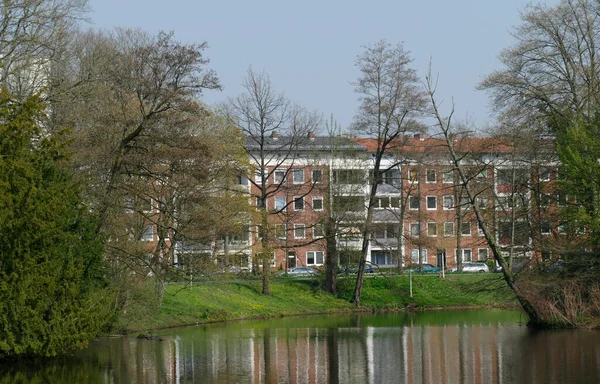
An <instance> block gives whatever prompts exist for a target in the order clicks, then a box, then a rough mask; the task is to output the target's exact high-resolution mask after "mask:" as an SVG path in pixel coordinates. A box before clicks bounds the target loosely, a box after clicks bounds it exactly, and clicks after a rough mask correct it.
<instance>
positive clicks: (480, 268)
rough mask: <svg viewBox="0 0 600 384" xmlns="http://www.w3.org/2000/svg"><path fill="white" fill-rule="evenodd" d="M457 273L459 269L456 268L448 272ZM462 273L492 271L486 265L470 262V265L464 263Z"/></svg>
mask: <svg viewBox="0 0 600 384" xmlns="http://www.w3.org/2000/svg"><path fill="white" fill-rule="evenodd" d="M457 271H458V268H457V267H454V268H452V269H449V270H448V272H457ZM462 271H463V272H489V271H490V269H489V268H488V266H487V264H486V263H474V262H468V263H463V267H462Z"/></svg>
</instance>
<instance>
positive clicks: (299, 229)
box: [294, 224, 306, 239]
mask: <svg viewBox="0 0 600 384" xmlns="http://www.w3.org/2000/svg"><path fill="white" fill-rule="evenodd" d="M305 236H306V226H305V225H304V224H294V239H304V237H305Z"/></svg>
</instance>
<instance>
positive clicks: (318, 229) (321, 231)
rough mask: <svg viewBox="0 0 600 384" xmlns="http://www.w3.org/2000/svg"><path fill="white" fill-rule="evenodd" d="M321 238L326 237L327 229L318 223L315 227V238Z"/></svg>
mask: <svg viewBox="0 0 600 384" xmlns="http://www.w3.org/2000/svg"><path fill="white" fill-rule="evenodd" d="M321 237H325V227H324V226H323V224H321V223H318V224H315V226H314V227H313V238H315V239H318V238H321Z"/></svg>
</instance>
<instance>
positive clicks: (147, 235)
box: [140, 224, 154, 241]
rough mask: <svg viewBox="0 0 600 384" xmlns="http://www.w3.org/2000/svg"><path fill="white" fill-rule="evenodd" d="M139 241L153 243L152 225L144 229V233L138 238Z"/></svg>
mask: <svg viewBox="0 0 600 384" xmlns="http://www.w3.org/2000/svg"><path fill="white" fill-rule="evenodd" d="M140 240H141V241H154V224H149V225H146V226H145V227H144V232H142V236H141V237H140Z"/></svg>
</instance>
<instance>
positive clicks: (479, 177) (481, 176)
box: [475, 169, 488, 181]
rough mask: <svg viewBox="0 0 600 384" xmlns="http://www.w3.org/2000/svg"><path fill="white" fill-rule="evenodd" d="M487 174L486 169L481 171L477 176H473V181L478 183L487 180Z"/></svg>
mask: <svg viewBox="0 0 600 384" xmlns="http://www.w3.org/2000/svg"><path fill="white" fill-rule="evenodd" d="M487 176H488V173H487V170H486V169H482V170H481V171H479V172H477V175H475V179H477V180H479V181H483V180H485V179H487Z"/></svg>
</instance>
